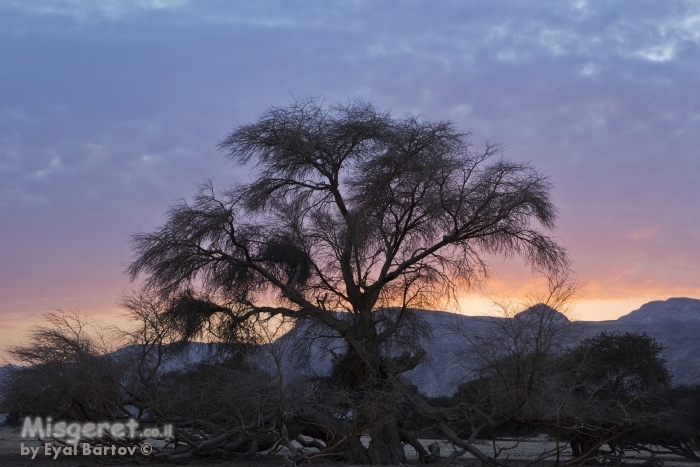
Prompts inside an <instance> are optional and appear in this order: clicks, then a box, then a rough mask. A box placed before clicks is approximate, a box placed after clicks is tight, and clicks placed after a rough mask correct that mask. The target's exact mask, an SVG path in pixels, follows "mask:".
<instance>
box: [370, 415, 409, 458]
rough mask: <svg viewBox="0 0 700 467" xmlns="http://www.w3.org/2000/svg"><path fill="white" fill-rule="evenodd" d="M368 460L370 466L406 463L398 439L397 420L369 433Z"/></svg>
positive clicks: (401, 445) (404, 454)
mask: <svg viewBox="0 0 700 467" xmlns="http://www.w3.org/2000/svg"><path fill="white" fill-rule="evenodd" d="M370 436H371V440H370V442H369V449H368V451H369V458H370V460H371V462H372V464H380V465H393V464H399V463H401V464H403V463H405V462H406V453H405V452H404V448H403V444H402V443H401V438H400V437H399V426H398V419H397V418H394V420H392V421H390V422H389V423H387V424H386V425H384V426H381V427H379V428H376V429H374V430H371V431H370Z"/></svg>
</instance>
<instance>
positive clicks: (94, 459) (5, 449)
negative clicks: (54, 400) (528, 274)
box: [0, 427, 695, 467]
mask: <svg viewBox="0 0 700 467" xmlns="http://www.w3.org/2000/svg"><path fill="white" fill-rule="evenodd" d="M422 441H423V442H424V445H425V446H427V445H429V444H431V443H433V442H437V443H438V445H439V446H440V452H441V455H442V456H443V457H447V456H449V455H450V453H452V447H451V446H450V445H449V444H448V443H446V442H444V441H441V440H422ZM22 443H24V447H25V452H26V454H25V455H22V452H21V451H22ZM479 446H480V447H481V448H482V449H483V450H484V451H485V452H487V453H489V454H493V445H492V444H491V443H490V442H480V443H479ZM555 447H556V444H555V442H554V441H553V440H551V439H548V438H547V437H545V436H540V437H536V438H529V439H526V440H521V441H516V440H502V441H499V443H498V445H497V448H502V449H503V451H502V453H501V455H500V457H501V458H504V459H505V458H507V459H509V460H510V461H516V462H515V463H517V464H521V465H524V464H527V463H528V461H529V460H532V459H534V458H536V457H537V456H538V455H539V454H541V453H542V452H543V451H544V450H548V449H553V448H555ZM32 448H34V450H33V451H32V450H31V449H32ZM33 452H36V454H35V455H34V459H32V453H33ZM283 454H284V452H281V453H278V454H276V455H274V456H267V455H261V456H259V458H258V459H256V460H255V461H247V462H232V461H222V460H216V459H211V460H208V459H207V460H199V461H192V462H188V463H186V464H185V465H188V466H191V467H200V466H201V467H204V466H226V465H235V466H247V467H250V466H257V467H268V466H269V467H277V466H280V467H281V466H284V465H285V461H284V457H283ZM406 454H407V456H408V458H409V463H417V459H416V453H415V451H414V450H413V449H412V448H410V447H409V446H407V447H406ZM54 456H55V452H52V453H51V455H46V454H45V450H44V447H43V446H42V445H41V444H40V443H39V442H38V441H36V440H25V439H22V438H21V437H20V432H19V430H18V429H12V428H7V427H3V428H0V467H6V466H7V467H14V466H38V467H49V466H52V467H68V466H71V467H90V466H94V465H115V464H116V465H143V461H142V460H143V457H142V456H139V455H138V454H136V455H133V456H131V455H129V454H126V455H123V456H120V455H118V453H117V454H116V455H114V456H113V455H111V452H108V453H107V454H106V455H101V456H94V455H91V456H85V455H83V453H82V452H81V449H80V448H78V451H77V455H67V454H66V453H63V452H60V453H59V454H58V455H57V456H56V458H55V459H54ZM570 456H571V453H570V451H569V450H566V451H564V452H563V453H562V458H563V459H569V458H570ZM662 459H663V461H664V464H665V467H689V466H691V465H695V464H694V463H691V462H688V461H685V460H684V459H681V458H678V457H674V456H666V457H664V458H662ZM641 460H642V459H640V461H641ZM634 461H635V460H633V459H629V460H628V462H634ZM146 465H151V466H155V465H173V464H160V463H151V462H147V463H146ZM312 465H313V466H315V467H331V466H334V467H335V466H341V465H347V464H342V463H332V462H328V461H324V460H320V459H319V460H315V461H314V462H312ZM452 465H454V466H465V467H471V466H477V465H479V463H478V462H477V461H476V460H475V459H473V458H471V456H469V455H464V456H462V457H460V458H458V459H457V460H455V461H454V462H453V464H452ZM540 465H551V462H548V463H546V464H540Z"/></svg>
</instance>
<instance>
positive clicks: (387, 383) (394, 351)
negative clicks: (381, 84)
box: [128, 99, 568, 463]
mask: <svg viewBox="0 0 700 467" xmlns="http://www.w3.org/2000/svg"><path fill="white" fill-rule="evenodd" d="M219 148H220V149H221V150H222V151H223V152H224V153H225V154H226V156H227V157H228V158H229V159H230V160H231V161H233V162H235V163H238V164H242V165H248V166H249V167H250V169H251V170H252V171H253V173H254V174H255V175H254V177H255V179H254V181H253V182H252V183H249V184H242V185H236V186H234V187H232V188H230V189H229V190H227V191H224V192H221V193H217V192H215V191H214V189H213V187H212V185H211V183H205V184H204V185H203V186H202V187H200V189H199V191H198V192H197V193H196V195H195V197H194V200H193V202H192V203H187V202H185V201H179V202H178V203H176V204H175V205H174V206H173V207H172V208H171V209H170V210H169V211H168V212H167V220H166V222H165V223H164V224H163V225H162V226H161V227H159V228H157V229H155V230H153V231H151V232H146V233H138V234H136V235H134V236H133V247H134V251H135V256H134V260H133V262H132V263H131V264H130V266H129V268H128V273H129V274H130V276H131V278H132V280H134V279H136V278H137V277H139V276H142V277H143V279H144V280H143V286H144V287H145V288H146V289H147V290H149V291H151V292H155V293H157V294H159V295H160V296H161V297H163V298H168V299H173V300H176V301H177V300H178V299H179V297H182V300H184V302H186V303H190V304H197V305H196V306H194V305H193V306H189V307H188V306H180V307H174V308H173V310H175V311H174V312H173V313H175V315H174V316H176V317H177V316H179V318H176V319H174V320H173V322H178V323H180V324H181V325H182V326H183V327H185V328H186V329H187V330H188V333H187V334H188V335H189V336H192V335H195V334H196V333H198V332H201V331H202V330H205V329H206V330H208V331H210V332H213V333H214V334H215V335H216V336H217V337H218V338H221V339H228V340H235V339H240V338H243V337H247V336H250V331H251V329H253V330H254V329H255V327H256V326H264V325H265V321H266V320H269V319H271V318H275V317H276V318H279V317H284V318H288V319H291V320H297V319H300V318H305V319H307V320H311V321H313V322H315V323H316V324H317V325H318V326H316V327H311V328H313V329H319V326H320V327H322V328H324V329H325V331H324V332H325V333H326V334H330V335H333V336H336V337H338V338H340V339H342V341H343V342H344V343H345V349H344V351H343V352H342V353H341V354H336V355H335V356H334V358H333V365H334V372H333V373H334V375H336V376H338V377H337V378H335V379H334V381H335V382H336V384H337V385H340V386H343V388H344V389H346V390H350V391H354V393H356V394H362V393H367V394H370V393H372V394H376V393H377V391H379V392H380V393H381V394H394V395H396V397H395V398H394V397H393V396H392V397H387V398H386V400H396V401H399V400H400V401H401V402H400V403H401V404H406V403H408V404H413V405H414V408H415V409H416V410H417V411H418V413H420V414H421V415H422V416H424V417H428V418H432V419H434V421H435V422H436V423H437V424H438V426H439V427H440V428H441V429H442V430H443V432H445V434H446V435H447V436H448V438H449V439H450V440H451V441H453V443H456V444H457V445H459V446H462V447H463V448H465V449H467V450H470V451H473V446H472V445H471V444H468V443H466V444H465V442H464V440H460V439H459V438H458V437H456V435H455V434H454V431H451V428H450V426H449V423H448V420H447V418H445V416H444V415H443V414H442V413H441V412H440V411H439V410H438V409H437V408H434V407H431V406H429V404H427V403H426V402H425V401H424V400H422V399H421V398H420V396H419V395H418V394H417V392H416V391H415V388H413V387H412V386H411V385H410V384H409V383H408V382H407V380H406V379H405V378H404V377H403V376H402V374H403V373H404V372H406V371H408V370H410V369H412V368H414V367H415V366H416V365H417V364H418V363H419V362H420V361H421V359H422V357H423V355H424V353H425V352H424V351H422V350H420V349H418V350H416V349H415V348H414V347H411V346H407V345H406V339H405V337H406V335H409V334H410V333H407V332H406V327H405V323H406V322H415V320H414V321H411V320H407V319H406V318H407V317H408V316H409V315H410V311H411V309H413V308H418V307H428V306H430V305H436V304H441V305H444V302H445V300H450V299H454V297H455V293H456V292H457V291H458V290H459V289H461V288H465V287H469V286H471V285H473V284H474V283H476V282H478V281H480V280H484V279H486V278H488V277H489V275H490V274H491V270H490V267H489V264H488V262H487V261H486V255H491V254H495V255H504V256H511V255H513V254H518V255H521V256H522V257H524V258H525V259H526V260H527V261H528V262H529V263H530V264H531V265H532V267H533V268H534V269H536V270H540V271H547V272H552V271H557V270H561V269H566V268H567V266H568V260H567V256H566V253H565V250H564V249H563V248H562V247H561V246H560V245H558V244H557V242H556V241H555V239H553V238H552V237H550V236H548V235H547V234H546V231H547V230H551V229H552V228H553V227H554V221H555V218H556V209H555V207H554V205H553V204H552V202H551V199H550V189H551V185H550V182H549V181H548V179H547V177H546V176H545V175H543V174H542V173H540V172H538V171H536V170H535V169H533V168H532V167H531V166H530V165H529V164H526V163H516V162H512V161H509V160H507V159H505V158H503V157H502V156H501V152H502V146H501V145H498V144H491V143H487V144H485V145H484V146H483V147H482V148H476V147H475V146H474V145H472V143H471V140H470V134H469V133H460V132H459V131H457V130H456V129H455V128H454V126H453V125H452V124H451V123H450V122H444V121H438V122H433V121H427V120H424V119H421V118H418V117H415V116H411V115H407V116H405V117H402V118H396V117H393V116H392V115H391V114H390V113H389V112H384V111H382V110H380V109H378V108H376V107H374V106H373V105H372V104H370V103H366V102H363V101H350V102H347V103H340V104H336V105H331V106H328V105H325V104H324V103H322V102H319V101H317V100H314V99H307V100H300V101H296V102H293V103H292V104H291V105H290V106H288V107H285V108H278V107H273V108H271V109H270V110H268V111H267V112H266V113H264V114H263V115H262V116H261V117H260V118H259V119H258V120H257V121H256V122H254V123H252V124H249V125H243V126H241V127H239V128H237V129H235V130H234V131H233V132H232V133H231V134H229V135H228V136H227V137H226V138H225V139H224V140H223V141H222V142H221V143H220V144H219ZM188 301H189V302H188ZM203 304H206V305H203ZM389 308H392V309H393V310H394V312H391V313H387V312H386V310H387V309H389ZM178 310H179V311H178ZM178 313H180V314H179V315H178ZM399 337H400V338H399ZM409 341H410V339H409ZM413 344H415V342H413ZM341 376H342V377H341ZM372 391H375V392H374V393H373V392H372ZM399 396H400V397H399ZM398 403H399V402H397V404H398ZM359 406H362V404H360V405H359ZM369 406H371V404H370V405H369ZM373 411H375V410H374V409H372V410H369V411H366V412H367V413H358V411H357V410H356V411H355V412H354V413H353V416H354V417H355V418H357V419H360V418H363V417H364V418H366V419H367V420H371V419H372V416H371V414H370V412H373ZM309 416H310V415H309V414H306V415H305V417H306V418H304V417H300V419H299V420H297V421H298V422H299V423H302V422H303V421H306V422H308V423H309V425H314V423H315V422H314V420H309V419H308V417H309ZM302 418H303V420H302ZM378 420H379V421H378ZM302 425H303V423H302ZM319 426H321V424H320V422H319V423H315V425H314V427H315V428H314V430H315V431H314V432H318V430H319V428H318V427H319ZM353 426H355V427H356V426H357V424H354V425H353ZM362 426H364V427H365V428H366V429H367V430H368V431H369V434H370V436H371V442H370V445H369V448H368V449H365V448H364V447H363V446H362V445H361V444H360V443H359V441H358V440H357V438H356V437H355V436H354V435H353V433H344V432H343V429H342V425H341V424H338V425H337V426H336V425H334V426H333V428H332V429H329V430H328V432H327V433H326V437H327V439H326V441H327V445H328V446H337V449H336V451H337V452H340V453H342V454H343V456H344V457H345V458H346V459H348V460H351V461H354V462H361V463H368V462H372V463H397V462H403V461H404V460H405V456H404V451H403V444H402V442H409V443H411V444H413V445H414V446H417V447H416V448H417V449H419V453H420V454H421V455H423V454H424V453H425V451H424V450H423V451H422V452H421V449H422V448H421V447H420V445H419V444H418V443H417V441H416V440H415V439H413V438H412V435H411V434H410V433H408V432H407V431H406V430H404V429H403V428H402V421H401V416H400V414H399V409H398V407H393V408H392V407H390V408H389V410H388V412H387V411H384V412H383V413H382V416H381V417H379V418H376V417H375V419H374V423H369V422H368V423H366V424H365V425H362ZM473 452H476V451H473ZM478 455H479V456H480V458H482V460H484V459H486V458H485V457H483V455H481V454H478Z"/></svg>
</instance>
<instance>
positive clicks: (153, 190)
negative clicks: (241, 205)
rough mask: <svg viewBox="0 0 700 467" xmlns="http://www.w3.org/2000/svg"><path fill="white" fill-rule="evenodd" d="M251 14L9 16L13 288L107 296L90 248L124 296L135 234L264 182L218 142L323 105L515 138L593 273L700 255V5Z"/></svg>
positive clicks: (22, 5) (37, 5) (99, 6)
mask: <svg viewBox="0 0 700 467" xmlns="http://www.w3.org/2000/svg"><path fill="white" fill-rule="evenodd" d="M241 3H242V4H241V5H237V6H235V7H233V6H232V4H231V2H224V1H219V2H215V1H211V2H203V1H197V2H187V1H166V0H150V1H143V2H128V1H105V2H89V1H62V2H61V1H35V2H32V1H22V2H5V3H3V4H2V5H0V41H1V44H2V47H0V60H1V63H3V66H2V67H0V216H1V217H2V219H3V222H2V224H3V225H2V226H1V227H0V235H2V237H3V239H4V241H3V246H2V247H0V248H2V250H3V251H2V255H3V256H4V257H5V259H6V261H4V262H2V265H0V276H2V277H3V278H4V279H5V278H7V280H5V284H6V285H5V286H1V287H3V288H4V289H3V290H0V292H2V293H3V294H5V293H6V294H9V295H4V296H8V297H9V296H11V297H14V298H13V299H12V300H15V299H16V300H20V299H22V300H24V299H25V298H26V297H25V298H22V297H24V295H22V294H25V293H26V292H23V291H25V290H26V283H27V282H28V281H30V279H31V277H33V276H37V275H38V276H40V277H41V281H42V282H41V284H39V285H38V286H37V287H39V289H41V290H43V291H44V292H41V293H43V294H44V295H46V294H48V293H49V292H48V290H49V285H48V284H49V283H51V281H53V280H55V274H54V273H49V272H46V271H55V270H61V271H64V274H63V276H64V277H67V278H69V279H70V278H72V279H74V280H75V281H76V282H81V283H87V282H88V281H89V280H90V277H88V276H86V275H85V274H84V273H83V272H81V271H80V270H79V267H78V266H76V264H83V263H81V262H80V261H76V260H75V258H76V256H80V255H81V254H82V253H81V251H84V250H85V249H87V250H89V251H104V252H105V253H104V255H101V256H98V257H96V258H94V261H95V263H93V264H94V269H109V270H116V272H115V273H114V274H113V275H112V276H110V279H104V280H110V281H117V282H118V284H117V285H118V287H121V286H123V285H124V284H125V281H124V279H123V278H122V277H121V275H120V274H121V268H123V264H124V262H126V261H128V246H127V245H126V240H127V236H128V234H129V233H130V232H133V231H134V230H136V229H147V228H149V227H150V226H153V225H154V224H155V223H157V222H158V218H159V215H160V213H161V212H162V211H163V210H164V209H165V207H166V206H167V204H168V203H169V202H170V201H171V200H172V199H173V198H175V197H178V196H187V195H188V194H189V193H190V192H191V190H192V187H193V185H194V184H196V183H197V182H199V181H201V180H202V178H203V177H204V176H214V178H215V183H219V184H221V185H225V184H227V183H229V182H230V181H231V180H233V179H234V178H237V177H238V178H243V179H245V177H246V173H245V172H244V171H241V170H240V169H235V168H232V167H231V166H230V165H227V164H226V163H225V162H224V160H223V158H222V157H221V156H220V155H219V154H218V153H217V152H216V150H215V149H214V145H215V143H216V142H217V141H218V140H219V139H220V138H222V137H223V136H224V135H225V133H226V131H228V130H229V129H230V128H232V127H233V126H234V125H235V124H238V123H244V122H247V121H250V120H252V119H253V118H255V116H256V115H257V114H259V113H260V112H261V111H262V110H263V109H264V108H266V107H267V106H268V105H270V104H282V105H283V104H284V103H285V102H288V101H289V99H290V98H291V96H292V95H307V94H308V95H314V96H316V95H318V96H323V97H325V98H327V99H328V100H331V101H332V100H336V99H342V98H347V97H356V96H359V97H363V98H367V99H372V100H373V101H374V102H375V103H376V104H378V105H382V106H387V107H390V108H392V109H393V110H394V111H396V112H399V113H401V112H405V111H411V112H421V113H423V114H424V115H426V116H427V117H429V118H449V119H452V120H454V121H456V122H457V124H458V125H459V126H460V127H462V128H465V129H471V130H473V132H474V139H475V142H476V143H479V142H480V141H483V140H486V139H491V140H499V141H506V142H508V143H509V147H508V149H507V155H508V156H509V157H513V158H516V159H527V160H532V161H533V163H534V164H535V165H536V166H537V167H539V168H541V169H543V170H546V171H548V172H550V173H551V175H552V178H553V181H554V183H555V185H556V187H557V188H556V192H555V195H556V196H557V202H558V204H559V205H560V206H561V211H562V221H561V225H562V229H561V235H562V237H563V238H564V240H565V241H566V242H567V244H570V245H571V248H572V252H573V253H574V255H575V257H574V259H575V260H576V261H577V263H579V264H580V265H581V266H582V267H583V268H584V274H587V271H590V274H589V276H590V275H592V274H594V271H595V270H596V266H595V265H596V264H598V263H599V262H600V261H603V260H608V261H612V262H613V263H616V264H615V265H614V267H617V268H618V272H619V275H620V276H619V277H626V278H627V279H626V280H631V279H630V278H635V277H637V278H638V279H640V280H645V281H651V282H652V283H656V282H659V281H661V282H663V277H660V276H659V275H658V274H657V275H654V274H655V273H653V272H644V268H642V272H634V271H635V270H634V267H636V266H634V265H638V264H639V262H640V261H642V262H644V261H646V262H648V263H649V264H654V263H661V262H668V261H669V258H671V259H673V258H675V256H677V255H678V252H679V251H686V252H687V251H688V250H692V251H690V252H689V253H686V256H685V259H684V260H683V261H680V263H678V262H676V263H673V264H675V265H676V266H675V267H677V268H680V270H685V268H689V267H690V264H691V262H695V264H696V263H697V260H700V257H699V254H698V252H697V249H696V248H694V247H693V245H694V244H695V243H696V242H697V240H698V239H700V216H699V215H698V213H697V209H696V202H695V201H694V200H696V199H700V189H699V188H698V185H699V184H698V183H697V182H696V180H697V179H698V176H700V153H699V152H698V151H699V150H698V136H697V135H698V134H700V131H699V130H700V128H699V127H700V98H699V97H698V95H697V89H700V86H699V85H700V83H699V81H700V78H699V77H700V53H699V52H700V48H699V44H700V3H699V2H657V1H648V2H644V1H628V2H585V1H576V2H568V3H567V2H559V1H555V2H541V1H536V2H535V1H531V2H457V1H455V2H439V3H437V2H344V3H342V4H340V5H333V8H328V7H326V6H325V5H327V4H323V3H320V2H281V1H280V2H247V3H245V4H243V2H241ZM654 225H656V226H657V229H656V230H655V232H656V233H654V234H652V235H650V236H647V237H644V235H642V236H637V237H638V238H639V239H638V240H634V241H632V240H629V239H630V238H633V237H634V232H635V231H637V230H639V229H643V228H652V227H654ZM76 226H79V228H76ZM649 231H650V232H651V230H649ZM630 235H632V237H630ZM62 236H67V238H71V239H74V240H71V241H68V240H66V242H67V246H66V247H65V248H61V249H58V250H60V251H57V249H54V248H51V247H50V245H53V244H55V242H57V237H61V238H64V237H62ZM642 237H644V238H642ZM625 239H627V240H625ZM59 243H60V242H59ZM31 245H33V246H32V247H29V246H31ZM640 245H641V246H640ZM18 247H24V248H18ZM20 251H22V253H21V254H20V253H19V252H20ZM614 252H618V253H620V254H619V255H618V256H617V257H615V256H614V254H613V253H614ZM577 255H578V256H577ZM613 257H615V258H619V259H611V258H613ZM624 258H634V259H633V260H629V259H624ZM640 258H642V259H640ZM674 261H675V260H674ZM27 262H30V263H31V264H33V265H34V266H32V267H28V266H26V263H27ZM664 264H670V263H664ZM57 265H61V266H60V267H59V266H57ZM614 267H613V269H614ZM17 271H24V273H23V274H19V275H18V274H17ZM629 271H633V272H629ZM630 274H631V275H630ZM635 274H637V276H635ZM693 274H697V273H693ZM693 274H691V276H692V277H693V278H696V276H695V275H693ZM691 276H689V277H691ZM69 282H70V281H69V280H68V279H66V283H69ZM42 287H44V288H43V289H42ZM115 287H117V286H115ZM35 292H36V290H35ZM33 293H34V292H33ZM75 294H79V291H76V292H75ZM75 294H74V295H75ZM110 299H113V298H110ZM12 303H15V302H12ZM12 303H10V302H7V303H0V312H2V311H4V310H10V309H11V308H13V307H14V306H15V305H13V304H12ZM60 304H61V303H60V300H57V303H56V305H58V306H60Z"/></svg>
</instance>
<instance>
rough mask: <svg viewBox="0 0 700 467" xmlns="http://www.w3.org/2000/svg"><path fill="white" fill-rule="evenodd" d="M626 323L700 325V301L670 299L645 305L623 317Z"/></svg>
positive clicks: (621, 319)
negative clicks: (667, 321)
mask: <svg viewBox="0 0 700 467" xmlns="http://www.w3.org/2000/svg"><path fill="white" fill-rule="evenodd" d="M619 319H620V321H624V322H626V323H640V324H652V323H658V322H659V321H665V320H674V321H681V322H683V323H700V300H698V299H695V298H669V299H668V300H665V301H661V300H656V301H653V302H649V303H645V304H644V305H642V306H641V307H640V308H639V309H638V310H634V311H633V312H631V313H629V314H627V315H625V316H622V317H620V318H619Z"/></svg>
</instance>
